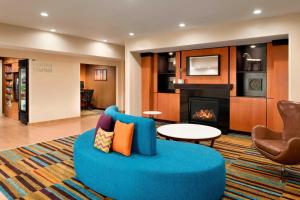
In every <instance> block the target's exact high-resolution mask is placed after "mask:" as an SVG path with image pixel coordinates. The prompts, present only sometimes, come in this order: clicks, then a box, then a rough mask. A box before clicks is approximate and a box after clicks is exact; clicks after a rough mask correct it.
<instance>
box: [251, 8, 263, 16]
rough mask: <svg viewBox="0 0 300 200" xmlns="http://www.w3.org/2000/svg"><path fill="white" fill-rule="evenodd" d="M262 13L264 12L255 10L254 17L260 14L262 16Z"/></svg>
mask: <svg viewBox="0 0 300 200" xmlns="http://www.w3.org/2000/svg"><path fill="white" fill-rule="evenodd" d="M261 13H262V10H261V9H255V10H254V11H253V14H254V15H259V14H261Z"/></svg>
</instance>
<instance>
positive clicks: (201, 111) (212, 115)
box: [189, 97, 219, 124]
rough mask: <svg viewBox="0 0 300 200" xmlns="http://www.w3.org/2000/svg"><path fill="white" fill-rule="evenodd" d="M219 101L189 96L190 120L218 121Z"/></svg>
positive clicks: (195, 121)
mask: <svg viewBox="0 0 300 200" xmlns="http://www.w3.org/2000/svg"><path fill="white" fill-rule="evenodd" d="M218 114H219V102H218V100H217V99H211V98H198V97H190V98H189V121H190V122H192V123H204V124H207V123H210V122H211V123H217V122H218Z"/></svg>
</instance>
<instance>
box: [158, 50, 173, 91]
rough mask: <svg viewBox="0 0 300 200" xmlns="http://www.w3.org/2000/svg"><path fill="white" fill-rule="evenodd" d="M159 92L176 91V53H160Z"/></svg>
mask: <svg viewBox="0 0 300 200" xmlns="http://www.w3.org/2000/svg"><path fill="white" fill-rule="evenodd" d="M157 64H158V65H157V66H158V73H157V74H158V77H157V78H158V82H157V87H158V92H159V93H175V88H174V84H173V80H174V79H175V77H176V73H175V72H176V67H175V54H172V55H170V54H169V53H159V54H158V63H157Z"/></svg>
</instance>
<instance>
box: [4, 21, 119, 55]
mask: <svg viewBox="0 0 300 200" xmlns="http://www.w3.org/2000/svg"><path fill="white" fill-rule="evenodd" d="M0 48H17V49H20V48H22V49H35V50H39V51H47V52H51V51H52V52H56V53H63V54H68V55H83V56H97V57H103V58H110V59H118V60H121V59H124V47H123V46H120V45H114V44H108V43H102V42H98V41H95V40H89V39H84V38H79V37H73V36H68V35H62V34H57V33H52V32H47V31H40V30H36V29H30V28H24V27H18V26H12V25H7V24H0Z"/></svg>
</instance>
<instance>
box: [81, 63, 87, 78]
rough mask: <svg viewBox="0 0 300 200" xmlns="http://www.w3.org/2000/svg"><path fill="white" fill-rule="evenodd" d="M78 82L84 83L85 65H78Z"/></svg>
mask: <svg viewBox="0 0 300 200" xmlns="http://www.w3.org/2000/svg"><path fill="white" fill-rule="evenodd" d="M80 81H83V82H85V81H86V64H80Z"/></svg>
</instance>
